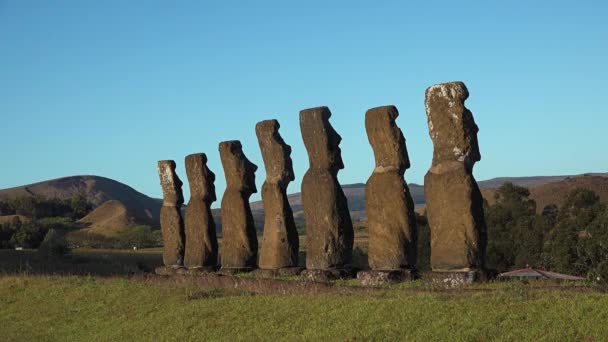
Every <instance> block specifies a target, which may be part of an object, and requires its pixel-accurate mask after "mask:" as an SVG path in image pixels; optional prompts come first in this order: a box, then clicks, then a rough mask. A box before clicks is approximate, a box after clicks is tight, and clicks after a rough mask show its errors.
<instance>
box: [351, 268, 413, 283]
mask: <svg viewBox="0 0 608 342" xmlns="http://www.w3.org/2000/svg"><path fill="white" fill-rule="evenodd" d="M415 277H416V274H415V272H414V271H412V270H390V271H372V270H370V271H361V272H358V273H357V279H358V280H359V281H360V282H361V285H363V286H382V285H386V284H395V283H400V282H403V281H408V280H414V279H415Z"/></svg>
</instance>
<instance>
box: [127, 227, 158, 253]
mask: <svg viewBox="0 0 608 342" xmlns="http://www.w3.org/2000/svg"><path fill="white" fill-rule="evenodd" d="M157 232H160V231H157ZM158 238H159V234H158V233H156V232H154V231H153V230H152V228H151V227H149V226H144V225H142V226H132V227H128V228H127V229H125V230H124V231H122V232H121V233H120V234H118V236H117V237H116V244H115V247H116V248H133V247H137V248H145V247H156V246H159V245H161V244H162V242H161V241H158ZM161 239H162V237H161Z"/></svg>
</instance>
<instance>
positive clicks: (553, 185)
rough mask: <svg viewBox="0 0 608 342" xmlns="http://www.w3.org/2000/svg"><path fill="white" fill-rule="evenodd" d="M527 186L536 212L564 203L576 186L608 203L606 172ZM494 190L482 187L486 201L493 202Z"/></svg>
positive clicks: (607, 176)
mask: <svg viewBox="0 0 608 342" xmlns="http://www.w3.org/2000/svg"><path fill="white" fill-rule="evenodd" d="M549 178H554V177H549ZM527 188H528V190H530V198H531V199H533V200H534V201H535V202H536V211H537V212H541V211H542V210H543V208H544V207H545V206H546V205H548V204H556V205H557V206H558V207H559V206H561V205H562V204H563V203H564V199H565V198H566V195H567V194H568V193H569V192H570V191H572V190H573V189H576V188H583V189H588V190H592V191H594V192H595V193H596V194H597V195H598V196H599V197H600V201H602V202H604V203H608V175H607V174H585V175H581V176H574V177H563V178H561V179H560V180H558V181H554V182H550V183H545V184H536V185H532V186H528V187H527ZM495 191H496V189H483V190H482V194H483V196H484V198H485V199H487V200H488V202H490V203H493V202H494V193H495Z"/></svg>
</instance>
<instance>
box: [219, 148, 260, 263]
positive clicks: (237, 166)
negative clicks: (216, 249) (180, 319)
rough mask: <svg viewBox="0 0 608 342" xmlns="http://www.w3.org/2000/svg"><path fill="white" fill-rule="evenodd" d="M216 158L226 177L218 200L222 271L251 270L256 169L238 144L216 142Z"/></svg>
mask: <svg viewBox="0 0 608 342" xmlns="http://www.w3.org/2000/svg"><path fill="white" fill-rule="evenodd" d="M220 157H221V159H222V167H223V168H224V175H225V176H226V191H225V192H224V197H223V198H222V237H223V238H222V251H221V254H220V255H221V264H222V272H223V273H235V272H246V271H251V270H253V269H254V268H255V267H256V264H257V258H258V238H257V236H256V230H255V224H254V222H253V215H252V214H251V208H250V207H249V197H250V196H251V194H253V193H255V192H257V189H256V187H255V171H256V170H257V169H258V167H257V166H256V165H255V164H253V163H252V162H250V161H249V159H247V157H245V154H244V153H243V148H242V146H241V142H240V141H236V140H235V141H224V142H222V143H220Z"/></svg>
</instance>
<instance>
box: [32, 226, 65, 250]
mask: <svg viewBox="0 0 608 342" xmlns="http://www.w3.org/2000/svg"><path fill="white" fill-rule="evenodd" d="M38 252H39V253H41V254H44V255H47V256H50V257H61V256H64V255H65V254H67V253H68V252H69V249H68V245H67V243H66V241H65V239H64V238H63V237H62V236H61V235H60V234H58V233H57V231H56V230H55V229H50V230H49V231H48V232H47V233H46V235H45V236H44V240H42V243H40V247H38Z"/></svg>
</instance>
